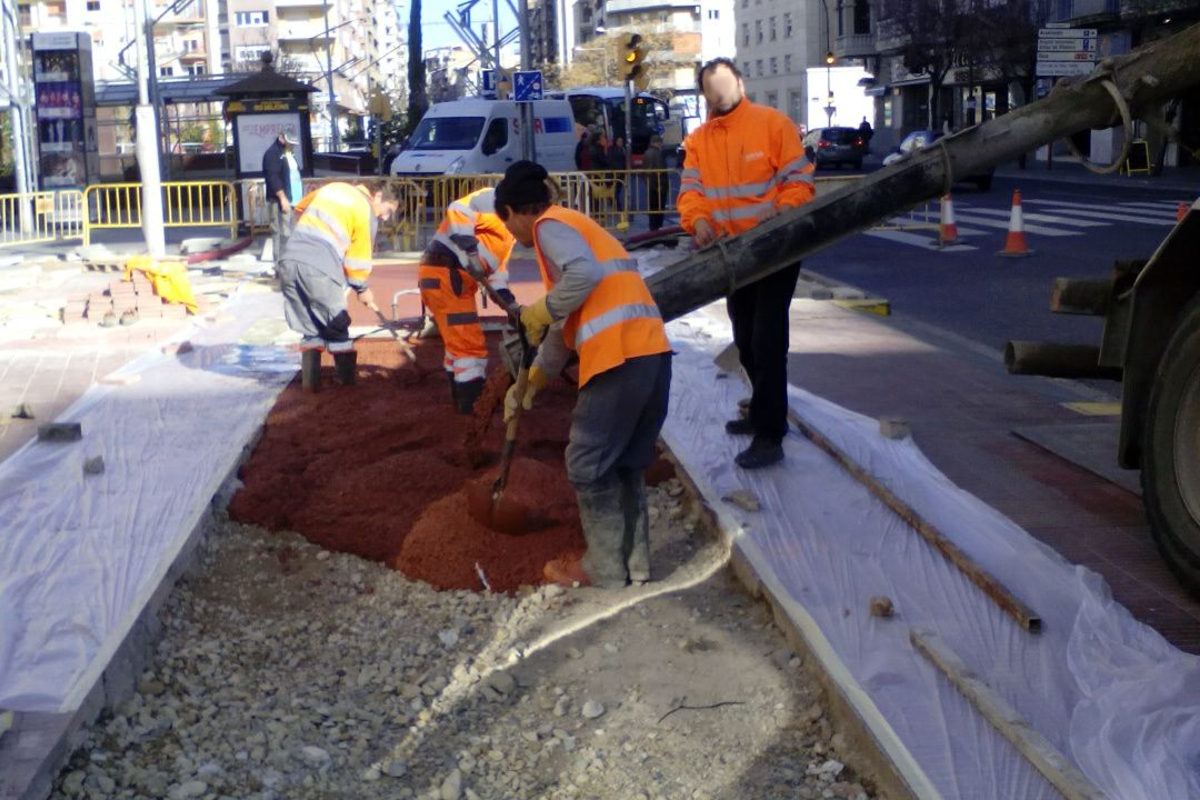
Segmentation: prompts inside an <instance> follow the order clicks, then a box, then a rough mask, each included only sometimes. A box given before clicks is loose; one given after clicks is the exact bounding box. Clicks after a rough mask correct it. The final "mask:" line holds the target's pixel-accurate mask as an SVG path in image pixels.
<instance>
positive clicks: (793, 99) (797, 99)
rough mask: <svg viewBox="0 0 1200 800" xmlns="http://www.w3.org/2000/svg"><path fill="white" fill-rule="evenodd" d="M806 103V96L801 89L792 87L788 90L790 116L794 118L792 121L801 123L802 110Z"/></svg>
mask: <svg viewBox="0 0 1200 800" xmlns="http://www.w3.org/2000/svg"><path fill="white" fill-rule="evenodd" d="M803 103H804V96H803V95H802V94H801V93H800V90H799V89H791V90H790V91H788V116H789V117H791V118H792V122H795V123H797V124H799V122H800V111H801V108H802V104H803Z"/></svg>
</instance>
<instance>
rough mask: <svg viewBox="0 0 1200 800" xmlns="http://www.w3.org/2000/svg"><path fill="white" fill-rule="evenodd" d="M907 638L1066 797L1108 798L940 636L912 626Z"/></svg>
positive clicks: (1076, 799) (1082, 799) (1075, 799)
mask: <svg viewBox="0 0 1200 800" xmlns="http://www.w3.org/2000/svg"><path fill="white" fill-rule="evenodd" d="M908 638H909V641H911V642H912V645H913V647H914V648H916V650H917V652H919V653H920V654H921V655H923V656H925V658H927V659H929V661H931V662H932V663H933V664H934V666H936V667H937V668H938V669H939V670H940V671H941V672H942V674H943V675H945V676H946V677H947V678H948V679H949V680H950V682H951V683H953V684H954V686H955V688H957V689H958V690H959V691H960V692H962V693H963V695H965V696H966V698H967V699H968V700H970V701H971V704H972V705H973V706H975V708H976V709H977V710H978V711H979V713H981V714H983V716H984V718H985V719H987V721H988V722H990V723H991V724H992V725H993V726H995V728H996V730H998V731H999V732H1000V735H1002V736H1003V737H1004V738H1005V739H1007V740H1008V741H1009V742H1011V743H1012V745H1013V747H1015V748H1017V750H1018V751H1020V753H1021V755H1023V756H1025V758H1026V759H1028V761H1029V763H1031V764H1033V766H1034V768H1035V769H1037V771H1038V772H1040V773H1041V774H1042V776H1043V777H1044V778H1045V779H1046V780H1048V781H1049V782H1050V783H1051V784H1052V785H1053V786H1054V788H1055V789H1058V791H1060V792H1061V793H1062V795H1063V797H1064V798H1066V800H1108V796H1107V795H1106V794H1104V792H1102V791H1100V789H1099V788H1097V787H1096V785H1095V784H1093V783H1092V782H1091V781H1090V780H1088V778H1087V776H1086V775H1084V774H1083V773H1082V772H1080V771H1079V768H1078V767H1076V766H1075V765H1074V764H1072V763H1071V761H1070V760H1069V759H1068V758H1067V757H1066V756H1064V755H1063V754H1062V753H1060V752H1059V751H1058V749H1057V748H1056V747H1055V746H1054V745H1052V744H1051V743H1050V742H1049V741H1048V740H1047V739H1046V737H1045V736H1042V735H1041V734H1040V733H1038V732H1037V731H1036V730H1034V728H1033V727H1032V726H1031V725H1030V724H1029V723H1028V722H1026V721H1025V719H1024V718H1022V717H1021V715H1020V714H1019V713H1017V710H1016V709H1015V708H1013V707H1012V706H1011V705H1009V704H1008V702H1007V701H1006V700H1005V699H1004V698H1003V697H1001V696H1000V695H999V694H997V693H996V691H995V690H994V689H992V687H990V686H988V685H987V684H986V683H984V682H983V681H982V680H980V679H979V677H977V676H976V675H975V674H974V673H973V672H972V671H971V670H970V669H969V668H968V667H967V665H966V664H965V663H964V662H963V660H962V659H960V658H959V657H958V655H957V654H956V653H955V652H954V651H953V650H951V649H950V648H949V647H947V646H946V644H945V643H944V642H942V640H941V639H940V638H938V637H937V636H936V635H935V634H932V633H929V632H926V631H918V630H917V629H915V628H914V629H912V630H910V631H909V635H908Z"/></svg>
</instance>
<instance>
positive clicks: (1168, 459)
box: [1142, 298, 1200, 596]
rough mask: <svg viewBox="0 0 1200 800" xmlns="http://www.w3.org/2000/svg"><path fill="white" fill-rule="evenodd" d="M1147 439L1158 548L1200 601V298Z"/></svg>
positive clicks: (1171, 347)
mask: <svg viewBox="0 0 1200 800" xmlns="http://www.w3.org/2000/svg"><path fill="white" fill-rule="evenodd" d="M1145 424H1146V430H1145V435H1144V436H1143V438H1142V448H1143V449H1142V497H1143V500H1144V501H1145V504H1146V514H1147V516H1148V517H1149V518H1150V530H1151V533H1152V534H1153V536H1154V541H1155V543H1156V544H1157V545H1158V549H1159V550H1160V551H1161V552H1162V554H1163V557H1164V558H1166V560H1167V563H1168V564H1169V565H1170V567H1171V569H1172V570H1174V572H1175V574H1176V575H1178V576H1179V579H1180V581H1181V582H1182V583H1183V584H1184V586H1186V587H1187V588H1188V590H1189V591H1191V592H1192V593H1194V594H1196V595H1197V596H1200V298H1197V299H1195V300H1193V301H1192V302H1191V303H1190V304H1188V306H1187V307H1186V308H1185V309H1184V311H1183V313H1182V314H1181V315H1180V324H1179V325H1178V327H1176V329H1175V333H1174V334H1173V335H1172V336H1171V341H1170V342H1169V343H1168V344H1167V349H1166V351H1165V352H1164V354H1163V359H1162V361H1161V362H1160V363H1159V365H1158V374H1157V375H1156V376H1155V380H1154V387H1153V389H1152V390H1151V392H1150V405H1149V407H1148V413H1147V415H1146V423H1145Z"/></svg>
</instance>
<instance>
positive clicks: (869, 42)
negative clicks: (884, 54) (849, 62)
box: [833, 33, 876, 58]
mask: <svg viewBox="0 0 1200 800" xmlns="http://www.w3.org/2000/svg"><path fill="white" fill-rule="evenodd" d="M833 53H834V55H836V56H837V57H838V58H867V57H869V56H873V55H876V50H875V34H873V33H853V34H850V35H848V36H839V37H837V41H836V42H835V43H834V46H833Z"/></svg>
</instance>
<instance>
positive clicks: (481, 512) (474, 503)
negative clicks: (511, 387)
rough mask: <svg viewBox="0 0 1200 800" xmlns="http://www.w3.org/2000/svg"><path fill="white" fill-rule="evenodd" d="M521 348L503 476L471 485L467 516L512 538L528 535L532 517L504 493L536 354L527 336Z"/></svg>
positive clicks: (503, 454) (502, 455)
mask: <svg viewBox="0 0 1200 800" xmlns="http://www.w3.org/2000/svg"><path fill="white" fill-rule="evenodd" d="M521 345H522V348H523V350H522V354H521V368H520V369H519V370H517V384H516V390H515V394H516V397H517V398H518V402H517V407H516V408H515V409H514V410H513V415H512V418H511V419H509V421H508V427H507V428H506V429H505V431H504V448H503V449H502V450H501V451H500V474H499V475H498V476H496V480H495V481H494V482H492V483H491V484H490V485H489V484H488V483H487V481H476V482H474V483H468V484H467V487H466V492H467V513H468V514H469V515H470V517H471V519H473V520H475V521H476V522H478V523H479V524H480V525H483V526H485V527H487V528H491V529H492V530H494V531H496V532H497V533H505V534H508V535H509V536H519V535H521V534H523V533H525V532H526V531H525V518H526V516H527V515H528V513H529V512H528V509H526V508H525V506H524V505H522V504H521V503H518V502H516V501H514V500H509V499H508V498H506V497H505V496H504V490H505V488H506V487H507V486H508V470H509V467H510V466H512V457H513V452H514V451H515V450H516V449H517V426H518V424H519V423H520V421H521V408H522V403H521V402H520V399H521V398H523V397H525V387H526V385H527V384H528V383H529V366H530V364H532V363H533V356H534V353H535V352H536V351H535V350H534V349H533V348H532V347H530V346H529V344H528V343H527V342H526V341H525V336H524V334H522V336H521Z"/></svg>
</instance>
